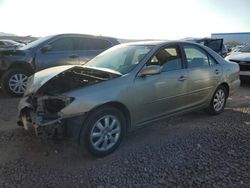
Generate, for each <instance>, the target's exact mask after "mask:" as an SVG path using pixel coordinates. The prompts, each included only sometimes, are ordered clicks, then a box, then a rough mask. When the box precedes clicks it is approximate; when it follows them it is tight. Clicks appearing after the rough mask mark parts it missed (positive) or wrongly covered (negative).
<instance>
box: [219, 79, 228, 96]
mask: <svg viewBox="0 0 250 188" xmlns="http://www.w3.org/2000/svg"><path fill="white" fill-rule="evenodd" d="M220 86H223V87H224V88H225V89H226V90H227V98H228V96H229V92H230V87H229V85H228V83H226V82H223V83H221V84H220V85H219V86H218V87H220Z"/></svg>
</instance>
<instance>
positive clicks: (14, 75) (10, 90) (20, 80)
mask: <svg viewBox="0 0 250 188" xmlns="http://www.w3.org/2000/svg"><path fill="white" fill-rule="evenodd" d="M30 75H31V73H30V72H29V71H27V70H24V69H22V68H11V69H9V70H7V71H6V72H5V73H4V74H3V76H2V80H1V86H2V88H3V90H4V92H5V93H7V94H9V95H11V96H13V97H21V96H23V94H24V91H25V89H26V84H27V80H28V77H29V76H30Z"/></svg>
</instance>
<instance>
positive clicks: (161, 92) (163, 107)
mask: <svg viewBox="0 0 250 188" xmlns="http://www.w3.org/2000/svg"><path fill="white" fill-rule="evenodd" d="M151 65H159V66H161V67H162V71H161V73H160V74H158V75H150V76H145V77H137V78H136V79H135V82H134V88H133V90H134V92H135V93H136V96H138V95H139V96H140V97H138V98H136V99H135V100H134V106H135V108H134V109H135V111H134V112H133V113H134V114H135V115H136V116H135V117H137V119H138V121H137V122H136V124H142V123H144V122H146V121H149V120H154V119H155V118H159V117H161V116H165V115H167V114H171V113H174V112H176V111H179V110H182V109H184V108H185V107H186V104H187V99H186V96H187V82H188V74H187V70H186V69H185V68H184V67H183V63H182V58H181V53H180V49H179V47H178V46H177V45H174V46H167V47H164V48H162V49H160V50H159V51H158V52H157V53H156V54H155V55H154V56H153V57H152V58H151V60H150V62H148V63H147V65H146V66H151Z"/></svg>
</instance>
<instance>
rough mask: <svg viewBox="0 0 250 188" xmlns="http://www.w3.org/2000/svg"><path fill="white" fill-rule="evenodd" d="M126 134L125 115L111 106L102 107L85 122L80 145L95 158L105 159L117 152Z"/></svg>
mask: <svg viewBox="0 0 250 188" xmlns="http://www.w3.org/2000/svg"><path fill="white" fill-rule="evenodd" d="M125 133H126V120H125V117H124V115H123V113H122V112H121V111H120V110H118V109H117V108H114V107H111V106H104V107H101V108H99V109H97V110H95V111H94V112H92V113H91V114H90V115H89V117H88V118H87V119H86V120H85V122H84V125H83V127H82V130H81V133H80V145H81V146H83V145H84V146H85V147H86V149H87V150H88V151H89V152H90V153H91V154H92V155H94V156H97V157H104V156H106V155H108V154H110V153H112V152H113V151H115V150H116V149H117V148H118V147H119V145H120V144H121V142H122V140H123V138H124V136H125Z"/></svg>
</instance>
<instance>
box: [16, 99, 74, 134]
mask: <svg viewBox="0 0 250 188" xmlns="http://www.w3.org/2000/svg"><path fill="white" fill-rule="evenodd" d="M70 100H71V99H70V98H68V97H64V96H60V97H51V96H43V97H40V98H36V99H32V98H31V97H24V98H22V99H21V100H20V102H19V106H18V121H17V123H18V125H19V126H23V127H24V128H25V129H26V130H27V129H29V128H30V127H33V128H34V129H35V133H36V135H37V136H46V137H52V136H54V135H55V133H56V131H57V130H58V129H60V128H61V126H62V125H63V123H64V120H65V119H67V118H69V117H63V116H62V114H60V110H61V108H64V107H65V106H66V105H68V104H69V103H70V102H71V101H70ZM57 105H58V106H57Z"/></svg>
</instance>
